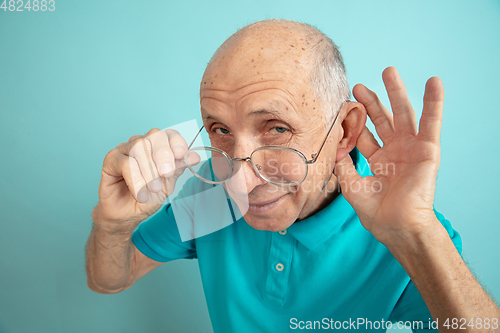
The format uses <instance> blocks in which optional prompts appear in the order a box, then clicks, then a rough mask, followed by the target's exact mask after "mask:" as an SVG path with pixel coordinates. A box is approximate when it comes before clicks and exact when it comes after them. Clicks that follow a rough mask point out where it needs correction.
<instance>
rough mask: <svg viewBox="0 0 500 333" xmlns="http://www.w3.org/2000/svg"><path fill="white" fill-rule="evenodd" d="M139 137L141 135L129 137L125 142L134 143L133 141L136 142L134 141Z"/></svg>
mask: <svg viewBox="0 0 500 333" xmlns="http://www.w3.org/2000/svg"><path fill="white" fill-rule="evenodd" d="M140 137H142V135H133V136H131V137H130V138H129V139H128V141H127V142H132V141H134V140H136V139H138V138H140Z"/></svg>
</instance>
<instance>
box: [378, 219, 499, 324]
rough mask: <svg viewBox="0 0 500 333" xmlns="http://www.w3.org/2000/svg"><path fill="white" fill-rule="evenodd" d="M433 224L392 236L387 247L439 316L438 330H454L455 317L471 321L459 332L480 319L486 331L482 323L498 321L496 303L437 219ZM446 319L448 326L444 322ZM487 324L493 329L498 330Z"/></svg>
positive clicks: (434, 314) (435, 315)
mask: <svg viewBox="0 0 500 333" xmlns="http://www.w3.org/2000/svg"><path fill="white" fill-rule="evenodd" d="M435 225H439V226H438V227H436V228H434V230H432V231H431V232H422V233H420V234H418V235H405V237H402V238H399V239H397V240H395V242H394V243H393V244H391V245H390V246H388V248H389V250H390V251H391V252H392V254H393V255H394V257H395V258H396V259H397V260H398V261H399V262H400V263H401V265H402V266H403V267H404V269H405V270H406V272H407V273H408V275H409V276H410V278H411V279H412V281H413V283H414V284H415V286H416V287H417V289H418V291H419V292H420V294H421V295H422V298H423V299H424V301H425V303H426V304H427V307H428V308H429V311H430V312H431V315H432V317H433V318H434V319H436V318H438V319H439V322H438V323H439V330H440V331H443V332H444V331H447V330H448V329H449V330H450V331H454V330H453V329H452V326H451V325H452V322H454V321H456V320H458V321H459V322H460V323H459V325H461V324H462V323H463V322H466V323H467V324H469V323H470V324H471V325H469V326H467V325H464V326H463V328H466V330H460V331H461V332H467V330H470V331H476V332H477V331H478V328H479V327H478V326H479V324H478V323H479V322H482V323H483V325H481V326H482V327H481V330H480V331H483V332H484V331H489V330H488V329H487V328H486V327H484V323H485V321H489V322H490V323H491V322H492V321H493V320H494V319H496V321H497V323H498V320H499V319H500V310H499V308H498V306H497V305H496V304H495V303H494V302H493V300H492V299H491V298H490V297H489V296H488V294H487V293H486V292H485V291H484V289H483V288H482V287H481V285H480V284H479V283H478V282H477V281H476V279H475V278H474V276H473V275H472V273H471V272H470V270H469V268H468V267H467V265H466V264H465V262H464V261H463V260H462V258H461V256H460V254H459V253H458V251H457V250H456V248H455V246H454V244H453V242H452V241H451V239H450V237H449V236H448V233H447V232H446V230H445V229H444V228H443V227H442V226H441V224H440V222H439V221H437V220H436V224H435ZM478 318H480V319H478ZM447 319H448V323H449V324H450V326H448V327H446V326H443V324H445V323H446V320H447ZM471 319H472V320H473V322H471ZM472 323H473V324H472ZM498 325H500V323H499V324H498ZM489 327H490V330H491V331H492V332H493V331H500V329H497V330H493V329H492V328H493V326H492V325H491V324H490V325H489ZM497 327H498V326H497ZM473 328H474V329H473ZM455 331H456V327H455Z"/></svg>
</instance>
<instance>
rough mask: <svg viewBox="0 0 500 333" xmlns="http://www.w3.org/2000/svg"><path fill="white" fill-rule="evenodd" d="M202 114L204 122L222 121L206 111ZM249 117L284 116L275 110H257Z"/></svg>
mask: <svg viewBox="0 0 500 333" xmlns="http://www.w3.org/2000/svg"><path fill="white" fill-rule="evenodd" d="M202 113H203V114H204V115H203V119H204V120H215V121H219V122H220V121H221V120H219V118H217V117H216V116H212V115H210V114H207V111H206V110H205V109H203V110H202ZM248 115H272V116H274V117H277V118H282V117H283V116H284V114H283V112H280V111H278V110H275V109H260V110H255V111H251V112H250V113H248Z"/></svg>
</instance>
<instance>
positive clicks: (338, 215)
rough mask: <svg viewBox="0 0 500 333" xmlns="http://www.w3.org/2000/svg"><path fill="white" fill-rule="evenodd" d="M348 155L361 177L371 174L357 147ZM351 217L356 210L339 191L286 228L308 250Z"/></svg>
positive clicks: (327, 237)
mask: <svg viewBox="0 0 500 333" xmlns="http://www.w3.org/2000/svg"><path fill="white" fill-rule="evenodd" d="M349 155H350V156H351V158H352V160H353V163H354V165H355V166H356V170H357V171H358V173H359V174H360V175H361V176H362V177H366V176H368V175H371V172H370V167H369V165H368V162H367V161H366V159H365V158H364V157H363V156H362V155H361V153H360V152H359V150H358V149H357V148H354V149H353V150H352V151H351V152H350V153H349ZM353 217H356V212H355V211H354V209H353V208H352V206H351V205H350V204H349V203H348V202H347V201H346V199H345V198H344V196H343V195H342V193H339V195H338V196H337V197H336V198H335V199H334V200H333V201H332V202H331V203H330V204H329V205H328V206H327V207H325V208H323V209H322V210H320V211H319V212H317V213H316V214H314V215H312V216H309V217H308V218H306V219H304V220H302V221H300V222H296V223H294V224H292V225H291V226H290V227H289V228H288V229H287V230H288V231H289V232H290V233H291V234H292V235H293V236H294V237H295V238H296V239H297V240H298V241H299V242H300V243H302V244H303V245H304V246H305V247H307V248H308V249H309V250H314V249H315V248H316V247H318V246H319V245H321V244H322V243H324V242H325V241H326V240H327V239H329V238H330V237H331V236H333V234H335V233H336V232H338V231H339V230H340V228H341V227H342V226H343V225H344V224H345V223H346V222H347V221H348V220H350V219H352V218H353Z"/></svg>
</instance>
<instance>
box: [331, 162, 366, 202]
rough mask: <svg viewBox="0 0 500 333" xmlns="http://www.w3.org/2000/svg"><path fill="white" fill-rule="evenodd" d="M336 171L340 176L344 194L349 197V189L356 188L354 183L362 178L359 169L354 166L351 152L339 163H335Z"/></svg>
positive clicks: (339, 179)
mask: <svg viewBox="0 0 500 333" xmlns="http://www.w3.org/2000/svg"><path fill="white" fill-rule="evenodd" d="M334 173H335V175H336V176H337V178H338V181H339V184H340V187H341V189H342V193H344V196H346V199H347V196H349V195H350V192H349V189H351V188H354V186H352V184H353V183H355V182H356V181H358V180H360V179H361V178H362V177H361V176H360V175H359V174H358V171H356V168H355V167H354V164H353V162H352V159H351V156H349V154H347V155H346V157H344V158H343V159H342V160H340V161H339V162H337V164H336V165H335V170H334Z"/></svg>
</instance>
